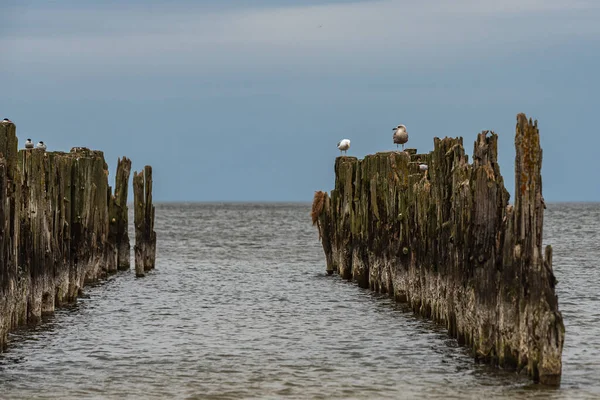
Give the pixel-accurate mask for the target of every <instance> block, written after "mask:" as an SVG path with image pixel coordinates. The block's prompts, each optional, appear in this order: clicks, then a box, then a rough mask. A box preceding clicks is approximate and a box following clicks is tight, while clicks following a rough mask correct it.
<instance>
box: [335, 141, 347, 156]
mask: <svg viewBox="0 0 600 400" xmlns="http://www.w3.org/2000/svg"><path fill="white" fill-rule="evenodd" d="M337 148H338V149H340V155H342V151H343V152H347V151H348V149H349V148H350V140H349V139H342V140H340V141H339V142H338V144H337Z"/></svg>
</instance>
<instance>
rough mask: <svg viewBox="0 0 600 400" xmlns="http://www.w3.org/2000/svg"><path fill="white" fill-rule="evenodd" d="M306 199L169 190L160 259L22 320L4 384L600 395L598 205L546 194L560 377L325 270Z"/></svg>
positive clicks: (16, 392) (148, 392) (212, 393)
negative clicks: (471, 342) (219, 198)
mask: <svg viewBox="0 0 600 400" xmlns="http://www.w3.org/2000/svg"><path fill="white" fill-rule="evenodd" d="M309 208H310V206H309V205H305V204H302V205H273V204H263V205H260V204H257V205H248V204H246V205H242V204H237V205H209V204H204V205H193V204H190V205H175V204H167V205H159V206H158V207H157V221H156V229H157V233H158V237H159V249H158V259H157V269H156V271H154V272H152V273H150V274H149V275H148V276H146V277H145V278H143V279H136V278H135V277H134V274H133V273H120V274H118V275H117V276H116V277H112V278H111V279H109V280H108V281H107V282H104V283H102V284H101V285H96V286H94V287H90V288H88V289H87V290H86V293H87V294H88V297H87V298H83V299H81V300H80V301H79V302H78V304H77V305H76V306H73V307H70V308H66V309H65V308H63V309H61V310H59V311H57V312H56V313H55V315H54V316H52V317H50V318H49V319H47V320H46V321H45V322H44V323H43V324H39V325H36V326H34V327H30V328H25V329H21V330H19V331H16V332H14V333H13V334H11V343H10V344H9V350H8V351H7V352H6V353H4V354H2V355H0V385H1V388H2V397H3V398H32V397H35V398H61V399H62V398H82V397H85V398H118V397H119V398H120V397H124V396H126V395H127V396H130V397H132V398H157V399H158V398H165V397H168V398H171V397H177V398H198V399H200V398H202V399H206V398H213V399H225V398H248V397H253V398H265V397H271V398H280V397H290V398H324V399H325V398H326V399H330V398H348V397H351V398H415V397H425V396H426V397H427V398H440V399H442V398H443V399H446V398H483V397H488V398H539V399H545V398H580V397H585V396H587V397H598V396H600V383H599V382H598V377H600V353H599V352H600V324H599V323H600V296H599V295H598V294H597V288H598V287H600V272H598V270H597V268H596V265H597V264H598V262H599V261H600V232H599V228H598V226H597V225H598V222H599V221H600V206H599V205H585V204H583V205H582V204H575V205H564V204H561V205H549V208H548V210H547V217H546V235H545V239H546V240H547V241H548V243H551V244H553V245H554V250H555V252H554V264H555V273H556V276H557V278H558V280H559V284H558V287H557V290H558V295H559V304H560V309H561V310H562V312H563V316H564V319H565V325H566V329H567V333H566V342H565V350H564V353H563V360H564V366H563V373H564V376H563V385H562V387H561V389H559V390H553V389H548V388H543V387H540V386H538V385H533V384H531V383H530V381H529V379H528V378H527V377H525V376H518V375H516V374H515V373H513V372H507V371H501V370H498V369H495V368H492V367H489V366H487V365H481V364H477V363H475V362H474V361H473V359H472V358H471V357H470V355H469V353H468V350H467V349H465V348H463V347H460V346H458V345H457V343H456V341H455V340H453V339H451V338H449V337H448V335H447V334H446V332H445V330H444V329H443V327H440V326H439V325H436V324H434V323H432V322H430V321H428V320H423V319H420V318H418V317H415V316H414V315H413V314H412V313H411V312H410V311H409V310H408V309H407V308H406V306H404V305H401V304H396V303H394V302H393V301H392V300H390V299H389V298H387V297H384V296H380V295H377V294H375V293H372V292H369V291H367V290H363V289H360V288H358V287H357V286H356V285H354V284H352V283H348V282H345V281H343V280H341V279H339V278H338V277H335V276H334V277H327V276H326V275H325V267H324V256H323V252H322V249H321V247H320V244H319V242H318V238H317V232H316V230H315V229H314V228H313V227H312V226H311V225H310V220H309Z"/></svg>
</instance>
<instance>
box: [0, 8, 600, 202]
mask: <svg viewBox="0 0 600 400" xmlns="http://www.w3.org/2000/svg"><path fill="white" fill-rule="evenodd" d="M98 3H101V5H98ZM0 7H1V12H2V21H3V22H2V24H1V25H0V49H2V50H1V53H0V79H1V83H2V89H1V92H0V93H1V95H0V118H2V117H5V116H6V117H9V118H11V119H12V120H13V121H15V123H16V124H17V132H18V135H19V137H20V138H21V141H23V140H24V139H25V138H26V137H31V138H32V139H33V140H35V141H37V140H44V141H45V142H47V143H48V146H49V149H50V150H53V149H55V150H69V149H70V148H71V147H73V146H88V147H92V148H95V149H100V150H104V152H105V155H106V158H107V161H108V163H109V165H110V167H111V173H112V171H113V169H114V166H115V165H116V160H117V157H119V156H121V155H127V156H129V157H130V158H132V160H133V162H134V168H135V169H140V168H141V167H143V165H145V164H151V165H152V166H153V167H154V171H155V172H154V173H155V185H154V190H155V199H156V200H158V201H310V200H311V199H312V195H313V192H314V191H315V190H330V189H331V188H332V187H333V178H334V176H333V163H334V160H335V157H336V156H337V155H338V154H339V152H338V151H337V149H336V147H335V145H336V143H337V142H338V141H339V140H340V139H342V138H349V139H351V140H352V147H351V149H350V150H349V152H348V154H349V155H355V156H358V157H362V156H364V155H366V154H370V153H374V152H377V151H384V150H391V149H393V148H394V146H393V145H392V141H391V133H392V131H391V128H392V127H393V126H395V125H397V124H399V123H403V124H405V125H406V126H407V128H408V131H409V134H410V142H409V144H410V146H409V147H416V148H418V149H419V151H429V150H431V149H432V146H433V137H434V136H438V137H444V136H463V137H464V139H465V147H466V148H467V152H468V153H469V154H470V153H471V152H472V147H473V141H474V139H475V136H476V134H477V133H478V132H480V131H481V130H486V129H491V130H495V131H496V132H497V133H498V134H499V135H500V144H499V153H500V165H501V170H502V173H503V175H504V177H505V180H506V184H507V187H508V189H509V191H511V192H512V191H513V182H514V178H513V164H514V126H515V116H516V114H517V113H518V112H525V113H526V114H527V115H528V116H531V117H533V118H537V119H538V120H539V126H540V130H541V135H542V146H543V149H544V163H543V170H542V171H543V185H544V186H543V189H544V196H545V198H546V200H547V201H600V180H598V178H597V177H596V176H597V173H598V171H599V170H600V169H599V167H598V166H597V158H598V156H597V148H598V146H600V139H599V136H600V135H598V133H597V130H596V126H595V123H594V122H595V121H594V119H595V117H596V116H597V113H598V111H599V109H600V101H599V100H598V93H599V92H600V76H599V73H598V71H600V40H599V39H600V24H599V23H598V21H600V2H598V1H596V0H572V1H568V2H567V1H562V0H561V1H558V0H505V1H502V2H498V1H486V0H484V1H476V0H456V1H453V2H448V1H446V0H429V1H422V2H419V4H417V2H414V1H404V0H397V1H396V0H379V1H378V0H371V1H343V0H338V1H316V0H314V1H312V0H311V1H306V0H304V1H296V0H246V1H244V0H227V1H223V0H221V1H169V2H166V1H157V0H151V1H141V0H135V1H131V0H130V1H116V0H112V1H104V2H99V1H91V0H85V1H72V0H65V1H53V2H50V1H27V0H25V1H23V0H19V1H16V0H8V1H7V0H5V1H4V2H3V3H2V5H1V6H0Z"/></svg>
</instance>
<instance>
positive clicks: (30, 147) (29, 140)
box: [25, 139, 33, 149]
mask: <svg viewBox="0 0 600 400" xmlns="http://www.w3.org/2000/svg"><path fill="white" fill-rule="evenodd" d="M25 148H26V149H33V142H32V141H31V139H27V140H26V141H25Z"/></svg>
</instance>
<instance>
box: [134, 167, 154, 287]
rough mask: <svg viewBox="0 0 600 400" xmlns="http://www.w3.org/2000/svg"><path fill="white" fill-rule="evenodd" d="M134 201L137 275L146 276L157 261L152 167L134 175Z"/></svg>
mask: <svg viewBox="0 0 600 400" xmlns="http://www.w3.org/2000/svg"><path fill="white" fill-rule="evenodd" d="M133 201H134V225H135V273H136V276H144V275H145V271H148V270H151V269H153V268H154V264H155V259H156V232H154V205H153V204H152V167H151V166H149V165H146V166H145V167H144V170H143V171H141V172H139V173H137V172H134V173H133Z"/></svg>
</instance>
